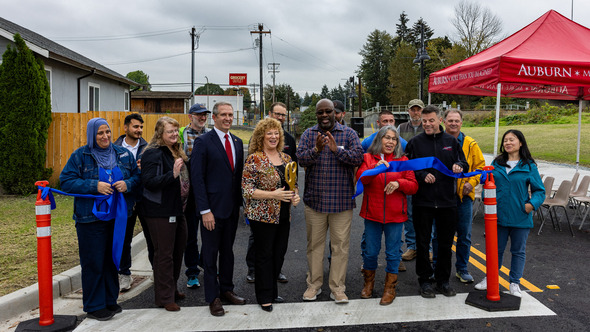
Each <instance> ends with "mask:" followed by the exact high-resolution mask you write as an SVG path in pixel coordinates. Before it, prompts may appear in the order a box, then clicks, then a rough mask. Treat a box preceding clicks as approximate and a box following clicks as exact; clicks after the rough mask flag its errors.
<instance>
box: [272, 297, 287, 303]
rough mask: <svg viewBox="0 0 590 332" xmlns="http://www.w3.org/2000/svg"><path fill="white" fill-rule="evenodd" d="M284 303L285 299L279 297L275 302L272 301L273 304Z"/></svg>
mask: <svg viewBox="0 0 590 332" xmlns="http://www.w3.org/2000/svg"><path fill="white" fill-rule="evenodd" d="M284 302H285V299H284V298H282V297H280V296H277V297H276V298H275V299H274V300H272V303H284Z"/></svg>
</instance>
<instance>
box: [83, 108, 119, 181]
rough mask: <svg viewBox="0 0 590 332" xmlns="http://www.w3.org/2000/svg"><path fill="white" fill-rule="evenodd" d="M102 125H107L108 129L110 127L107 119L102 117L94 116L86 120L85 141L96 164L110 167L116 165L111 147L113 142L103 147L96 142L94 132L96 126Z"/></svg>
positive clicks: (115, 157) (115, 158)
mask: <svg viewBox="0 0 590 332" xmlns="http://www.w3.org/2000/svg"><path fill="white" fill-rule="evenodd" d="M102 125H107V126H108V127H109V129H110V128H111V127H110V126H109V123H108V122H107V120H105V119H103V118H94V119H90V121H88V125H87V126H86V142H87V144H88V147H89V148H90V152H91V153H92V155H93V156H94V158H95V159H96V162H97V163H98V166H100V167H102V168H105V169H112V168H113V167H115V166H116V165H117V156H116V155H115V150H114V149H113V143H110V144H109V146H108V147H107V148H104V149H103V148H101V147H99V146H98V145H97V144H96V133H97V132H98V128H100V126H102Z"/></svg>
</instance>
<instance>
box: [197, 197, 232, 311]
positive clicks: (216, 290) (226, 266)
mask: <svg viewBox="0 0 590 332" xmlns="http://www.w3.org/2000/svg"><path fill="white" fill-rule="evenodd" d="M239 211H240V209H239V207H235V208H234V211H233V212H232V214H231V216H230V217H229V218H227V219H220V218H215V228H214V229H213V230H212V231H210V230H208V229H207V228H205V226H203V221H202V218H201V224H200V226H201V260H202V262H203V269H204V277H203V284H204V286H205V301H207V303H211V302H213V301H214V300H215V298H218V297H219V294H221V293H223V292H227V291H233V290H234V283H233V276H234V252H233V246H234V240H235V239H236V230H237V229H238V217H239V215H238V213H239ZM218 257H219V278H218V275H217V271H218V269H217V259H218Z"/></svg>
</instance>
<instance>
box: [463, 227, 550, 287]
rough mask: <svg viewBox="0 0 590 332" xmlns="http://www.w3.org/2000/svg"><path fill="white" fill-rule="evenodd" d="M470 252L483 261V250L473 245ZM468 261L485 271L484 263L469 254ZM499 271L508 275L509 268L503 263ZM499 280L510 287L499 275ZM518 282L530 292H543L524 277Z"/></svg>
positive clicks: (484, 258)
mask: <svg viewBox="0 0 590 332" xmlns="http://www.w3.org/2000/svg"><path fill="white" fill-rule="evenodd" d="M455 241H457V237H456V236H455ZM453 251H455V252H456V251H457V249H456V247H455V246H454V245H453ZM471 252H472V253H474V254H476V255H477V256H479V257H480V258H481V259H483V260H484V261H485V260H486V254H484V253H483V252H481V251H479V250H477V249H475V248H474V247H473V246H471ZM469 263H471V264H473V265H474V266H475V267H477V268H478V269H480V270H481V271H483V272H484V273H486V267H485V265H483V264H481V263H480V262H479V261H477V260H476V259H475V258H473V257H472V256H471V255H470V256H469ZM500 271H501V272H502V273H504V274H505V275H508V274H509V273H510V270H509V269H508V268H507V267H505V266H504V265H502V266H501V267H500ZM499 281H500V285H502V286H504V288H506V289H508V288H509V287H510V283H509V282H508V281H507V280H506V279H504V278H502V277H500V278H499ZM520 284H521V285H522V286H524V287H526V288H528V289H529V290H530V291H531V292H535V293H540V292H543V290H542V289H540V288H539V287H537V286H535V285H533V284H532V283H530V282H529V281H528V280H526V279H525V278H521V279H520Z"/></svg>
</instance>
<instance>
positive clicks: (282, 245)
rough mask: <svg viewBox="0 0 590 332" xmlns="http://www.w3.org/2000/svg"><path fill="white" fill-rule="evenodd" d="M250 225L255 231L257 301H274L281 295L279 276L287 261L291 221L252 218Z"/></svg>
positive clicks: (255, 285)
mask: <svg viewBox="0 0 590 332" xmlns="http://www.w3.org/2000/svg"><path fill="white" fill-rule="evenodd" d="M250 227H251V229H252V232H253V233H254V250H255V264H254V273H255V275H256V281H255V284H254V287H255V292H256V301H258V303H259V304H265V303H272V301H273V300H274V299H275V298H276V297H277V296H278V295H279V294H278V288H277V278H278V275H279V273H280V272H281V268H282V267H283V262H284V261H285V254H286V253H287V246H288V244H289V231H290V227H291V223H290V222H289V220H286V221H281V222H280V223H279V224H269V223H264V222H258V221H252V220H250Z"/></svg>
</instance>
